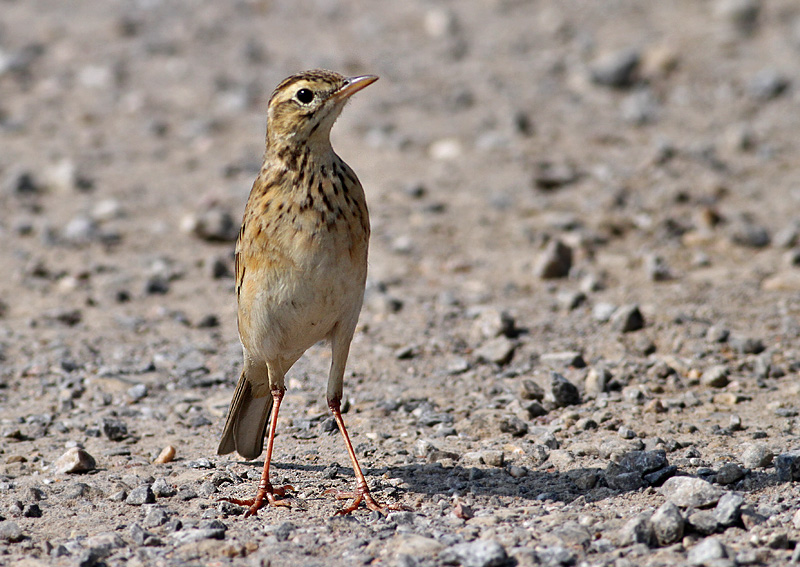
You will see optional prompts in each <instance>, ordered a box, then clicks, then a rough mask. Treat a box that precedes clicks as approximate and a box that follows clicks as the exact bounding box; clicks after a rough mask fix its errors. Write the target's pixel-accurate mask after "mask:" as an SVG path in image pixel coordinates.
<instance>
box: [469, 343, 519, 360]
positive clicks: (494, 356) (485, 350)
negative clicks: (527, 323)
mask: <svg viewBox="0 0 800 567" xmlns="http://www.w3.org/2000/svg"><path fill="white" fill-rule="evenodd" d="M516 348H517V345H516V343H514V341H512V340H511V339H508V338H506V337H503V336H500V337H496V338H494V339H490V340H488V341H486V342H485V343H483V344H482V345H481V346H480V347H478V349H477V350H476V351H475V356H476V357H477V359H478V361H480V362H491V363H494V364H499V365H503V364H506V363H508V362H509V361H510V360H511V357H512V356H513V355H514V350H515V349H516Z"/></svg>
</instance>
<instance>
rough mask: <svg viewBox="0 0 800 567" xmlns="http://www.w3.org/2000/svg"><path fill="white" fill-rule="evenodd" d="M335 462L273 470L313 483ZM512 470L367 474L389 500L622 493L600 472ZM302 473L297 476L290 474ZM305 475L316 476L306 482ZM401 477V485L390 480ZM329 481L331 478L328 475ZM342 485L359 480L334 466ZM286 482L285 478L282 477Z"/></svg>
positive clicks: (388, 469) (412, 467)
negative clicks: (387, 479)
mask: <svg viewBox="0 0 800 567" xmlns="http://www.w3.org/2000/svg"><path fill="white" fill-rule="evenodd" d="M240 464H245V465H251V466H253V467H259V468H261V467H263V464H264V463H263V461H246V462H245V461H240ZM332 465H333V463H328V464H304V463H291V462H285V461H273V462H272V464H271V468H272V470H273V471H275V472H277V471H283V472H284V474H289V475H290V476H291V477H293V478H292V480H293V481H295V482H298V483H302V482H313V481H314V480H316V479H318V478H319V475H321V474H322V473H323V471H330V469H331V467H332ZM511 470H513V469H511V468H505V467H484V466H482V467H472V466H465V465H460V464H454V465H452V466H444V465H440V464H439V463H411V464H401V465H393V466H385V467H366V468H364V469H363V472H364V475H365V476H366V478H367V482H368V483H369V484H370V486H372V487H374V488H373V489H375V488H377V492H379V493H380V492H382V493H385V494H388V495H391V496H396V497H402V495H403V494H406V495H427V496H443V497H452V496H467V495H473V496H482V497H488V498H491V497H493V496H494V497H518V498H523V499H526V500H531V501H558V502H565V503H569V502H572V501H574V500H576V499H578V498H581V497H582V498H583V499H584V500H585V501H586V502H595V501H599V500H603V499H605V498H609V497H611V496H613V495H616V494H618V492H619V491H617V490H614V489H611V488H609V487H608V486H607V485H606V483H605V479H604V476H603V470H602V469H600V468H577V469H573V470H570V471H567V472H556V471H553V470H548V469H539V470H530V469H528V470H525V469H519V470H518V471H516V474H515V475H513V476H512V474H511V472H510V471H511ZM290 471H291V472H297V473H301V474H300V475H299V476H300V477H301V478H298V475H294V474H291V472H290ZM302 473H312V474H311V475H308V477H307V478H305V479H303V478H302ZM384 477H388V478H389V479H399V480H400V481H401V482H396V481H391V480H390V481H386V480H385V479H384ZM328 478H331V477H328ZM333 478H335V479H338V480H339V481H340V482H347V483H350V482H353V483H354V482H355V474H354V472H353V469H352V468H351V467H345V466H338V465H337V466H336V475H335V476H334V477H333ZM284 480H285V479H284Z"/></svg>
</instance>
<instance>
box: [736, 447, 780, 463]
mask: <svg viewBox="0 0 800 567" xmlns="http://www.w3.org/2000/svg"><path fill="white" fill-rule="evenodd" d="M774 456H775V455H774V453H773V452H772V451H770V450H769V449H768V448H767V446H766V445H764V444H763V443H749V444H747V445H745V446H744V447H743V448H742V455H741V461H742V465H744V467H745V468H748V469H759V468H763V467H766V466H769V465H770V464H771V463H772V459H773V458H774Z"/></svg>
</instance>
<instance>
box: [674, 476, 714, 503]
mask: <svg viewBox="0 0 800 567" xmlns="http://www.w3.org/2000/svg"><path fill="white" fill-rule="evenodd" d="M660 492H661V494H663V495H664V497H665V498H666V499H667V500H669V501H670V502H672V503H673V504H675V505H676V506H680V507H681V508H689V507H694V508H702V507H705V506H710V505H712V504H716V503H717V502H718V501H719V499H720V498H721V497H722V495H723V494H724V492H723V491H722V490H721V489H719V488H717V487H715V486H713V485H712V484H711V483H710V482H708V481H705V480H703V479H701V478H694V477H689V476H674V477H672V478H670V479H668V480H667V481H666V482H665V483H664V485H663V486H662V487H661V489H660Z"/></svg>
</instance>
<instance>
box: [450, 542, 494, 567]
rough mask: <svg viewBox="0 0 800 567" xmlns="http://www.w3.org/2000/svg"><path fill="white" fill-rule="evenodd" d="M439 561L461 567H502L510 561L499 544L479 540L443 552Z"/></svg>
mask: <svg viewBox="0 0 800 567" xmlns="http://www.w3.org/2000/svg"><path fill="white" fill-rule="evenodd" d="M438 560H439V561H440V562H442V563H444V564H456V565H461V567H501V566H502V565H505V564H506V562H507V561H508V555H507V553H506V550H505V548H504V547H503V546H502V545H500V544H499V543H498V542H496V541H493V540H488V539H478V540H475V541H472V542H469V543H460V544H457V545H454V546H452V547H449V548H447V549H444V550H442V551H441V552H440V553H439V557H438Z"/></svg>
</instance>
